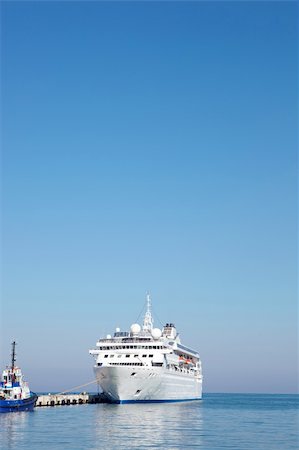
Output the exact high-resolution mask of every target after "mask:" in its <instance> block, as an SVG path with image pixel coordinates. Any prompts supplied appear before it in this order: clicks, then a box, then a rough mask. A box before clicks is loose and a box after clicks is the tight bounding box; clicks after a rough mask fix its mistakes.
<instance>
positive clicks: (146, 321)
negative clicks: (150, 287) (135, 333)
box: [142, 294, 154, 331]
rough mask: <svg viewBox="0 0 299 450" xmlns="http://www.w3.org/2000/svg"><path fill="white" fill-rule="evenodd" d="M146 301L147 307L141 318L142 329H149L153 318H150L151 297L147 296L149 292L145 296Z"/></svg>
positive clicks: (151, 326)
mask: <svg viewBox="0 0 299 450" xmlns="http://www.w3.org/2000/svg"><path fill="white" fill-rule="evenodd" d="M146 301H147V309H146V313H145V316H144V319H143V327H142V328H143V331H151V330H152V328H153V322H154V320H153V318H152V312H151V306H152V305H151V298H150V296H149V294H147V296H146Z"/></svg>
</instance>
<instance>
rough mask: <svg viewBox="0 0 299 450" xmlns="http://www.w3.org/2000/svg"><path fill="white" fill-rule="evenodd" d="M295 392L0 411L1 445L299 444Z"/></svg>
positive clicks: (31, 449) (51, 448)
mask: <svg viewBox="0 0 299 450" xmlns="http://www.w3.org/2000/svg"><path fill="white" fill-rule="evenodd" d="M298 405H299V396H298V395H239V394H234V395H232V394H206V395H205V396H204V398H203V400H202V401H197V402H191V403H156V404H126V405H109V404H98V405H74V406H57V407H44V408H35V410H34V411H33V412H31V413H30V412H29V413H28V412H27V413H26V412H24V413H8V414H0V446H1V448H3V449H5V450H8V449H18V450H21V449H26V450H27V449H28V450H41V449H46V450H58V449H71V450H76V449H78V450H79V449H80V450H85V449H90V450H91V449H148V448H156V449H191V448H201V449H213V450H217V449H238V450H242V449H244V450H251V449H253V450H259V449H261V450H266V449H277V450H288V449H298V448H299V445H298V431H297V427H298Z"/></svg>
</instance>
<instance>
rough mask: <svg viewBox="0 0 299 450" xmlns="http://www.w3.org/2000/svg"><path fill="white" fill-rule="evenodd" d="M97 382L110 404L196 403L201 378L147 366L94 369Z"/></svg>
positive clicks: (199, 397) (200, 395) (199, 393)
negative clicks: (194, 401)
mask: <svg viewBox="0 0 299 450" xmlns="http://www.w3.org/2000/svg"><path fill="white" fill-rule="evenodd" d="M94 370H95V376H96V379H97V382H98V383H99V385H100V387H101V388H102V390H103V392H104V394H105V395H106V397H107V398H108V400H109V401H110V402H112V403H147V402H153V403H161V402H182V401H193V400H200V399H201V398H202V382H201V378H196V377H194V376H192V375H190V374H186V373H185V374H183V373H177V372H175V371H170V370H168V369H165V368H164V367H161V368H154V367H150V366H142V367H109V366H102V367H97V366H96V367H95V369H94Z"/></svg>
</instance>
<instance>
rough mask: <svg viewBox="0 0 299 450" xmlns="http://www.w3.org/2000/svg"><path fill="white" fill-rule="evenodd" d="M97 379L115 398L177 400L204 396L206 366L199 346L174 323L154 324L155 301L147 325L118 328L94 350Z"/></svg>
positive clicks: (127, 401) (106, 391)
mask: <svg viewBox="0 0 299 450" xmlns="http://www.w3.org/2000/svg"><path fill="white" fill-rule="evenodd" d="M89 353H90V354H91V355H93V356H94V358H95V366H94V372H95V376H96V380H97V382H98V384H99V385H100V387H101V388H102V390H103V392H104V394H105V395H106V396H107V398H108V400H109V401H111V402H113V403H132V402H134V403H135V402H177V401H187V400H199V399H201V397H202V370H201V361H200V357H199V354H198V352H197V351H195V350H192V349H191V348H189V347H186V346H185V345H182V344H181V341H180V338H179V335H178V333H177V331H176V328H175V326H174V324H173V323H166V325H165V326H164V327H163V328H162V330H160V329H159V328H153V318H152V314H151V300H150V297H149V296H147V311H146V313H145V317H144V320H143V326H142V328H141V326H140V325H139V324H137V323H134V324H133V325H132V326H131V328H130V331H129V332H127V331H121V330H120V329H119V328H116V331H115V333H114V336H113V337H112V336H110V335H107V337H106V338H104V339H99V341H98V342H97V343H96V348H95V349H92V350H90V351H89Z"/></svg>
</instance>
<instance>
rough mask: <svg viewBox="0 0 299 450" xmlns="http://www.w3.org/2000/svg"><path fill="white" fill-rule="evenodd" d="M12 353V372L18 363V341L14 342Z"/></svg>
mask: <svg viewBox="0 0 299 450" xmlns="http://www.w3.org/2000/svg"><path fill="white" fill-rule="evenodd" d="M11 345H12V351H11V370H12V371H13V370H14V368H15V362H16V341H13V342H12V344H11Z"/></svg>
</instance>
